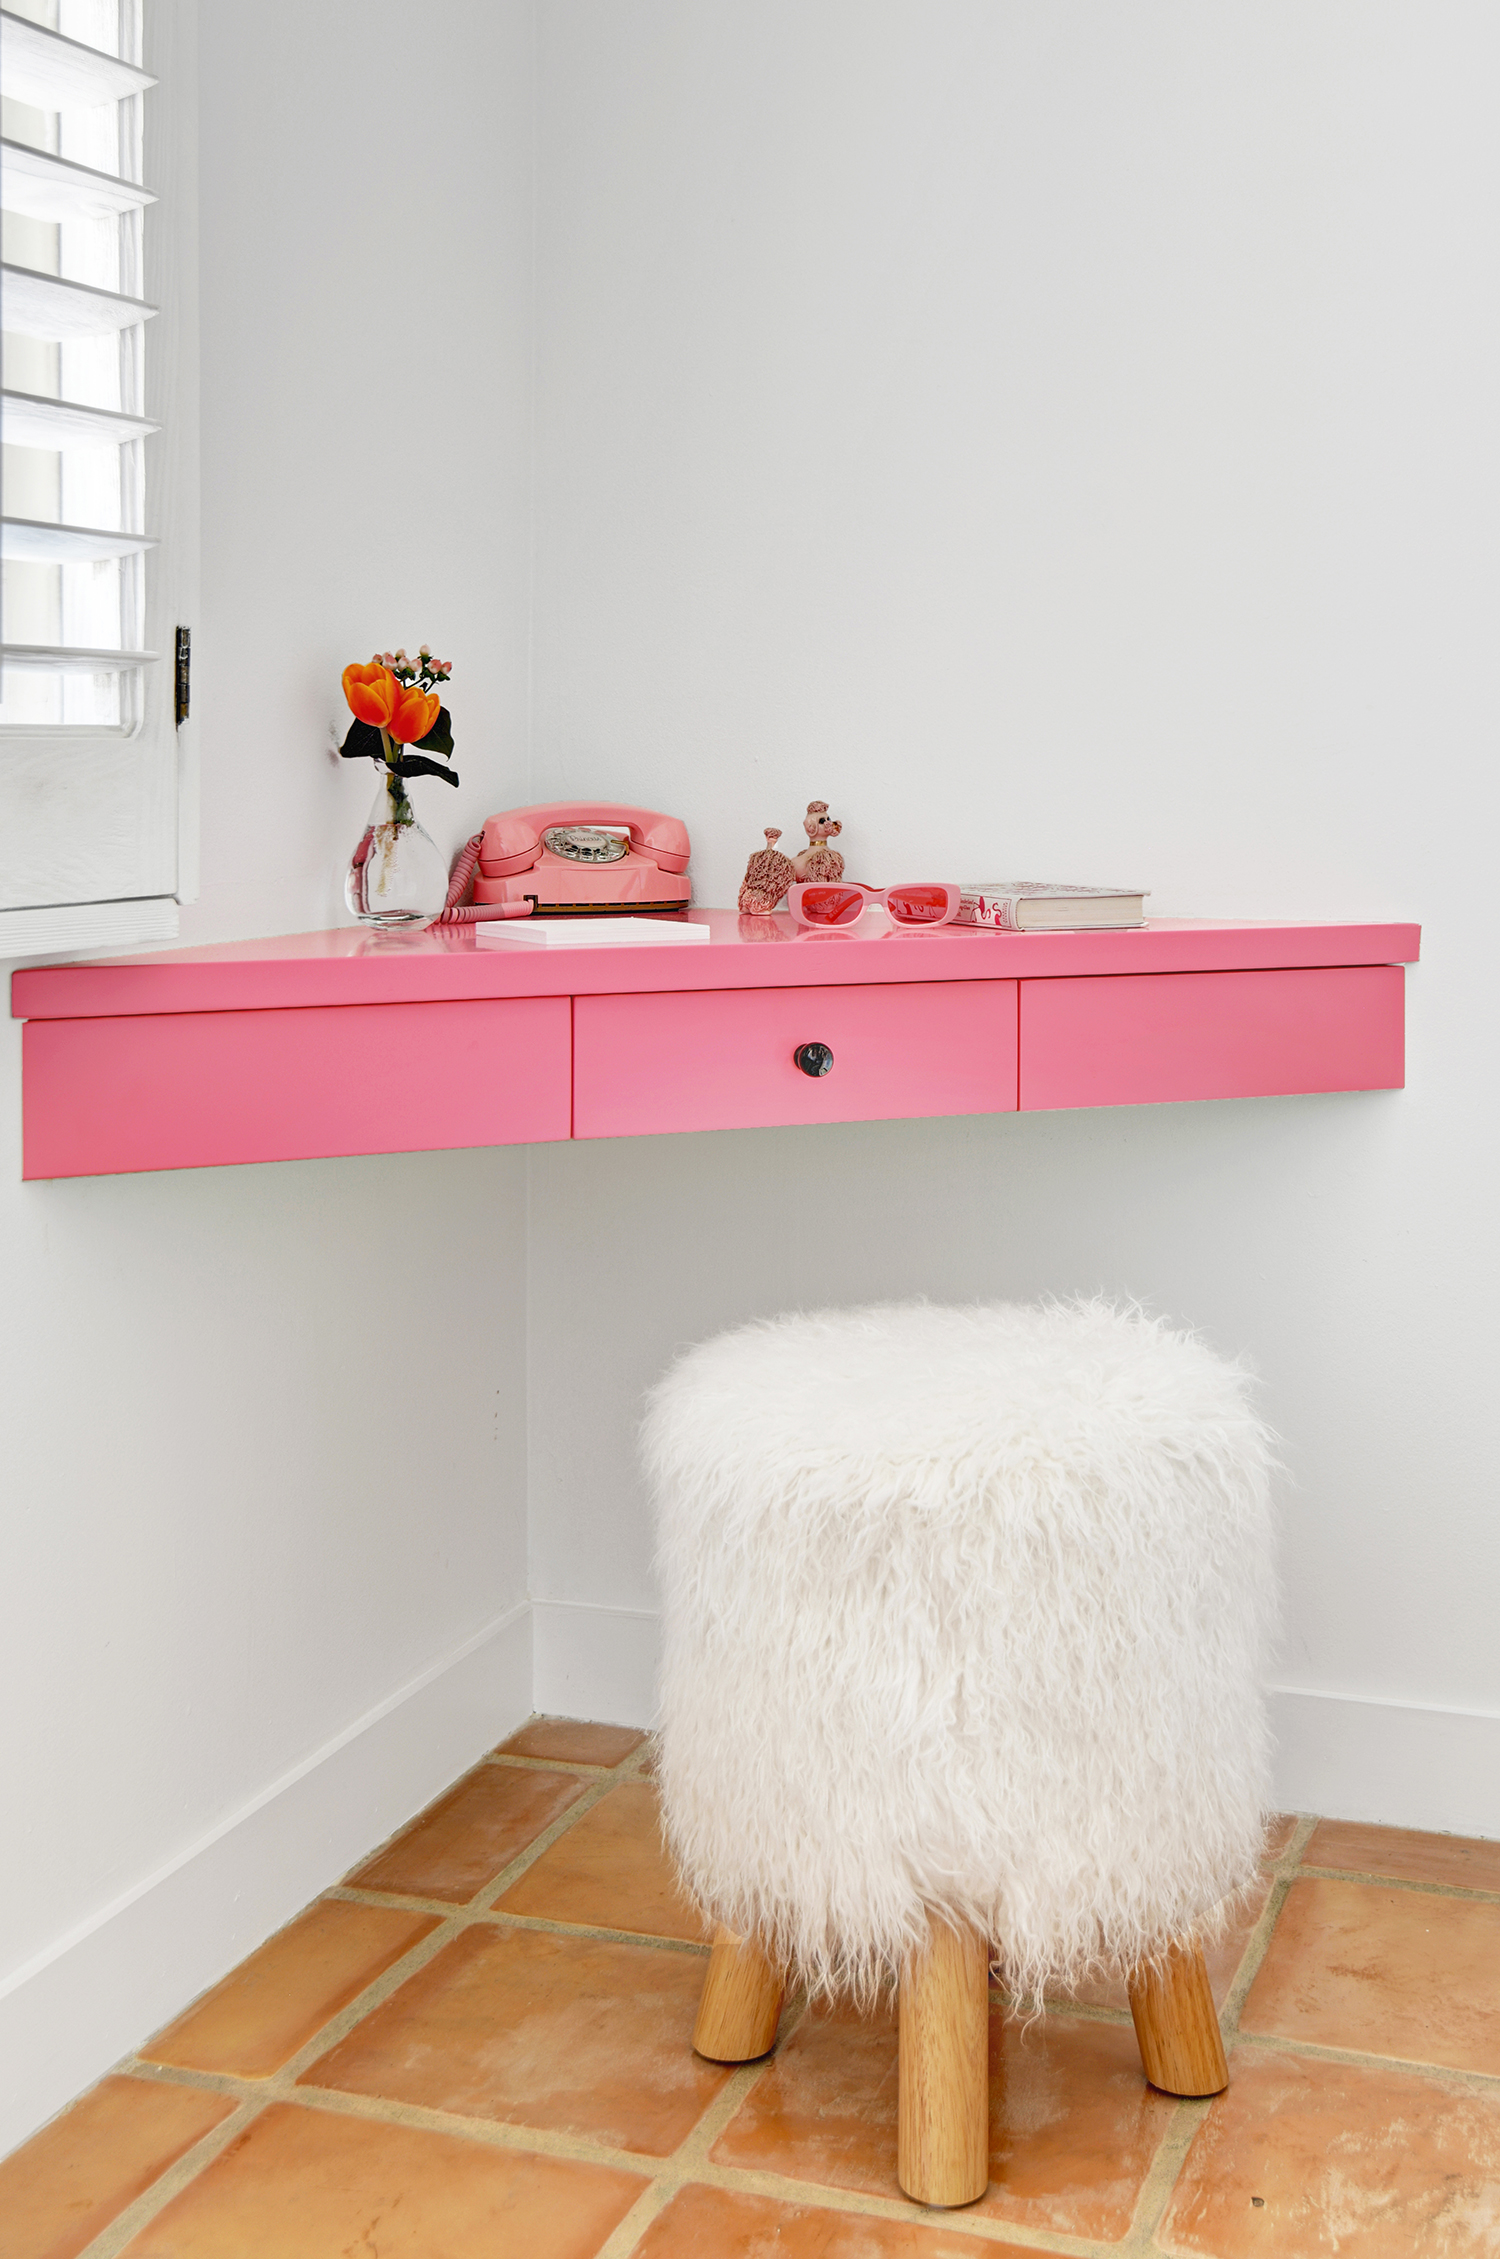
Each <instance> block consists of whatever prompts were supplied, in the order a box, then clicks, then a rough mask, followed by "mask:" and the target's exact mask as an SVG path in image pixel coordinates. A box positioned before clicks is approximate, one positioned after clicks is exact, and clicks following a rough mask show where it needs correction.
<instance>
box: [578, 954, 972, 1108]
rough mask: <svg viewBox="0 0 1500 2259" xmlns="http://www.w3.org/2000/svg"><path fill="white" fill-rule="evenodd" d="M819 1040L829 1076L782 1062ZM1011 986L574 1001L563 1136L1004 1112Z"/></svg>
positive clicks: (725, 993) (714, 992) (736, 992)
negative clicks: (568, 1125)
mask: <svg viewBox="0 0 1500 2259" xmlns="http://www.w3.org/2000/svg"><path fill="white" fill-rule="evenodd" d="M804 1043H826V1044H827V1045H828V1046H829V1048H830V1049H831V1050H832V1052H833V1056H834V1064H833V1069H832V1071H831V1073H829V1074H827V1075H822V1076H809V1075H805V1074H803V1073H802V1071H801V1069H800V1068H799V1067H798V1066H797V1065H796V1064H795V1062H794V1060H793V1057H792V1054H793V1052H794V1051H795V1050H796V1049H797V1047H798V1046H799V1045H800V1044H804ZM1015 1105H1016V984H1015V982H1014V981H970V982H963V983H955V984H946V983H945V984H934V985H933V986H930V987H929V986H926V985H924V984H916V983H913V984H909V985H904V986H899V987H889V988H886V987H850V988H836V987H823V988H804V989H794V990H785V989H760V990H755V989H750V990H745V989H738V990H733V989H732V990H727V991H723V990H709V991H707V992H702V991H700V992H697V993H692V992H689V993H681V992H679V993H677V994H667V993H659V994H652V995H644V996H580V997H579V998H578V999H577V1001H576V1002H575V1004H574V1007H573V1134H574V1136H575V1137H640V1136H644V1135H649V1134H651V1133H653V1132H657V1131H664V1130H714V1129H758V1128H768V1127H771V1126H773V1125H780V1124H785V1123H794V1122H868V1121H886V1120H891V1119H893V1118H896V1117H898V1116H903V1115H904V1116H916V1115H924V1114H992V1113H1011V1112H1014V1110H1015Z"/></svg>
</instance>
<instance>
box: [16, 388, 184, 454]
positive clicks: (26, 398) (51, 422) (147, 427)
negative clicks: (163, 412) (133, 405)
mask: <svg viewBox="0 0 1500 2259" xmlns="http://www.w3.org/2000/svg"><path fill="white" fill-rule="evenodd" d="M0 427H3V430H4V434H5V441H6V444H7V445H8V446H11V447H51V448H60V447H66V446H69V445H72V446H81V447H97V446H104V445H108V446H111V447H122V446H123V445H124V444H125V442H126V440H127V439H144V438H145V437H146V434H147V433H148V432H152V431H160V430H161V425H160V424H154V423H153V422H152V421H151V419H150V417H149V416H124V415H121V414H120V412H119V410H118V409H115V408H85V407H83V406H81V405H80V404H79V403H78V402H77V401H74V400H46V399H43V398H42V396H41V395H40V394H39V393H35V392H0Z"/></svg>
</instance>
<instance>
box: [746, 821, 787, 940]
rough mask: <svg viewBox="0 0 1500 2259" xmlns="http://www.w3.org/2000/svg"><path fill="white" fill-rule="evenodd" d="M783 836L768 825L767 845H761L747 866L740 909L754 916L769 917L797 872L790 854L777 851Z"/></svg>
mask: <svg viewBox="0 0 1500 2259" xmlns="http://www.w3.org/2000/svg"><path fill="white" fill-rule="evenodd" d="M780 837H781V833H780V832H779V831H773V830H771V829H770V828H769V827H768V828H767V831H766V844H765V846H764V847H757V848H756V850H755V853H754V854H753V855H752V856H751V858H750V860H749V862H748V863H747V864H746V865H745V879H744V884H743V885H742V886H741V888H740V909H741V910H742V911H746V912H748V913H749V914H750V915H751V916H753V917H761V918H764V917H768V916H769V915H770V913H771V911H773V910H774V909H775V907H776V905H777V903H778V902H779V901H780V900H781V897H782V896H783V894H785V892H786V890H787V888H788V887H789V886H790V885H791V883H792V881H793V879H794V878H795V877H796V875H797V873H796V868H795V866H794V864H793V862H792V859H791V857H790V855H782V854H780V853H778V851H777V847H776V842H777V840H778V839H780Z"/></svg>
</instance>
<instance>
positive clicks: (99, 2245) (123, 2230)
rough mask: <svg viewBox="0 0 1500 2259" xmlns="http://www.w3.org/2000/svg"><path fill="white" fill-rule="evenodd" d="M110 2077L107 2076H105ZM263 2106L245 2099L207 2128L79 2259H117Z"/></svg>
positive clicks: (87, 2247) (119, 2213) (117, 2216)
mask: <svg viewBox="0 0 1500 2259" xmlns="http://www.w3.org/2000/svg"><path fill="white" fill-rule="evenodd" d="M106 2075H109V2074H106ZM263 2107H264V2105H263V2104H261V2103H260V2102H258V2101H255V2100H253V2099H251V2098H246V2099H244V2100H242V2101H241V2102H240V2105H239V2107H238V2109H235V2110H231V2111H230V2113H229V2116H228V2117H227V2118H225V2119H224V2120H223V2121H222V2123H221V2124H219V2125H217V2126H212V2127H210V2129H209V2131H208V2132H207V2133H206V2134H204V2136H203V2138H202V2139H201V2141H196V2142H194V2144H193V2146H192V2148H191V2149H189V2150H188V2151H187V2152H186V2154H185V2155H184V2156H181V2157H179V2158H178V2159H177V2161H176V2163H175V2164H172V2165H169V2166H168V2167H167V2169H166V2171H165V2172H164V2173H160V2174H158V2176H157V2178H156V2179H155V2180H154V2181H153V2182H152V2183H151V2186H150V2187H149V2188H146V2189H142V2191H141V2193H140V2195H139V2196H138V2197H136V2198H135V2199H134V2201H133V2202H132V2203H130V2204H127V2205H126V2206H125V2209H124V2210H123V2211H122V2212H117V2213H116V2214H115V2216H114V2218H113V2219H112V2220H111V2221H110V2223H109V2225H108V2226H107V2227H104V2228H101V2229H100V2230H99V2233H98V2234H97V2235H96V2236H95V2237H94V2239H93V2241H92V2242H91V2243H87V2244H85V2245H84V2247H83V2249H82V2250H81V2251H80V2253H79V2254H78V2259H117V2254H118V2253H119V2252H121V2251H123V2250H124V2248H125V2246H126V2244H127V2243H132V2242H134V2240H135V2238H136V2237H137V2236H138V2235H139V2234H140V2233H141V2230H142V2229H143V2228H147V2227H149V2226H150V2225H151V2222H152V2221H153V2220H154V2219H155V2218H156V2215H157V2213H158V2212H160V2211H163V2210H164V2209H165V2207H166V2206H167V2205H168V2204H170V2203H171V2201H172V2199H173V2197H174V2196H180V2195H181V2194H182V2191H183V2190H184V2189H185V2188H187V2187H188V2186H189V2185H190V2183H191V2182H193V2181H195V2180H196V2179H197V2178H198V2175H199V2174H200V2173H202V2172H205V2171H206V2170H207V2168H208V2167H209V2166H210V2165H211V2164H212V2163H213V2162H214V2160H215V2158H216V2157H221V2156H222V2155H223V2153H224V2151H225V2150H226V2149H228V2148H229V2146H230V2145H231V2143H232V2142H235V2141H238V2139H239V2137H240V2135H241V2134H242V2133H243V2132H244V2131H245V2129H246V2127H247V2126H250V2125H253V2124H254V2122H255V2120H256V2119H257V2118H258V2117H259V2116H260V2113H261V2110H262V2108H263Z"/></svg>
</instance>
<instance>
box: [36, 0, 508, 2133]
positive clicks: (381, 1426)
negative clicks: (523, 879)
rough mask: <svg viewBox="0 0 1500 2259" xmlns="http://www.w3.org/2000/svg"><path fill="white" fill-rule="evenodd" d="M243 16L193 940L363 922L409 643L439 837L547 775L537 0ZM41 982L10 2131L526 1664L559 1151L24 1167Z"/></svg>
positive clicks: (144, 2029)
mask: <svg viewBox="0 0 1500 2259" xmlns="http://www.w3.org/2000/svg"><path fill="white" fill-rule="evenodd" d="M245 34H246V24H245V20H244V17H243V15H242V13H241V12H240V11H238V10H235V9H232V8H208V9H205V10H204V11H203V14H202V35H203V55H202V119H201V126H202V136H201V139H202V210H201V224H202V241H203V270H202V288H203V339H202V343H203V363H202V386H203V397H202V412H203V590H204V594H203V610H202V616H201V618H200V619H198V620H197V621H196V622H195V623H194V625H195V630H196V632H195V639H194V641H195V656H196V660H197V679H196V682H195V692H194V716H195V719H194V724H193V726H194V727H195V728H196V729H197V730H198V732H199V735H200V743H201V747H202V766H203V804H204V817H203V856H202V865H203V894H202V900H201V901H200V902H199V903H198V904H197V905H196V906H195V907H193V908H191V909H190V910H188V911H187V912H186V913H185V914H184V920H183V924H184V939H185V940H188V941H195V940H206V939H213V938H217V937H220V936H230V935H242V934H253V933H267V932H285V931H296V930H298V929H301V928H306V927H312V926H322V925H328V924H332V923H336V922H337V923H342V922H343V920H344V911H343V906H342V901H341V898H340V893H339V864H340V857H341V856H342V855H344V854H346V853H347V850H348V848H349V847H350V846H352V844H353V841H354V839H355V838H356V837H357V835H358V831H359V827H360V825H361V823H362V822H363V819H364V815H365V811H366V808H367V806H368V803H369V801H370V799H371V797H372V795H373V789H374V778H373V772H372V771H371V769H370V768H369V766H368V764H359V765H358V766H356V765H354V764H350V763H343V764H341V763H339V762H338V761H337V760H336V759H335V758H334V757H333V756H332V755H331V754H330V753H329V752H328V749H327V728H328V723H329V722H330V721H331V720H333V719H334V718H335V717H336V716H337V715H338V714H339V712H340V710H341V707H342V698H341V695H340V691H339V679H338V678H339V673H340V670H341V668H342V667H343V666H344V665H345V664H346V663H347V662H348V661H349V660H350V659H354V658H360V659H363V658H368V657H369V655H370V652H371V650H372V649H373V648H374V647H375V645H376V644H377V643H379V644H381V645H382V646H385V645H389V644H395V643H398V642H404V643H406V644H407V645H408V646H409V647H410V648H413V649H414V648H415V646H416V644H417V643H418V642H419V641H421V640H423V639H424V638H426V639H428V640H430V641H432V642H433V643H434V645H435V646H436V647H437V648H438V649H439V650H440V652H441V654H442V655H443V656H445V657H451V658H452V659H453V661H454V688H453V701H452V702H453V707H454V711H455V714H456V716H457V717H458V720H457V738H458V752H457V763H456V765H457V766H458V768H459V771H460V773H461V775H462V778H463V785H462V789H461V792H459V793H454V794H451V795H450V794H448V792H447V790H446V788H445V787H443V786H441V785H437V784H430V785H427V786H425V787H423V786H421V785H418V786H417V787H415V788H414V797H417V798H418V800H419V805H420V808H421V812H422V814H423V815H424V816H430V817H431V818H432V828H433V830H434V832H435V833H436V834H437V836H438V837H439V839H440V840H441V842H442V844H443V845H444V846H445V847H449V846H452V845H453V844H454V843H456V841H457V840H458V839H459V838H460V837H461V836H462V835H463V833H464V831H465V830H466V829H472V828H473V826H474V823H475V822H476V821H477V820H478V818H479V817H480V816H482V815H483V814H484V812H485V811H486V810H487V809H489V808H491V807H493V806H496V805H503V804H505V803H507V802H515V801H518V800H521V799H523V798H524V797H525V793H524V790H523V779H524V757H525V746H524V730H525V717H526V700H527V679H526V602H525V586H526V576H527V570H528V552H529V541H530V526H529V501H528V472H527V447H528V417H529V393H528V386H529V374H528V340H529V318H530V235H529V226H530V170H531V139H530V136H531V124H530V94H531V84H530V74H531V11H530V8H529V6H527V5H524V4H523V0H505V4H499V5H497V4H496V0H486V5H485V6H483V7H477V6H471V5H469V4H468V0H433V4H431V5H428V6H427V7H425V8H424V9H423V10H422V11H421V15H420V24H419V25H418V24H417V23H416V21H415V19H414V16H413V12H412V10H411V9H409V8H408V7H405V6H403V5H400V4H399V0H362V4H361V5H360V6H359V7H357V8H355V7H321V8H315V9H311V10H309V9H307V8H305V7H302V6H297V5H294V4H293V0H265V4H264V5H263V6H262V7H261V8H259V9H258V10H257V12H256V19H255V34H254V37H253V38H249V39H247V38H246V36H245ZM393 58H397V59H399V61H398V63H396V64H393ZM289 59H291V60H289ZM407 69H410V70H411V71H413V72H414V73H415V74H416V77H415V79H414V83H413V85H412V87H411V89H410V90H409V93H408V94H405V95H403V94H402V92H401V89H400V73H401V72H403V71H406V70H407ZM344 719H345V720H347V716H345V717H344ZM4 1025H5V1033H4V1037H3V1041H4V1052H5V1064H4V1075H5V1089H6V1096H5V1105H4V1113H3V1117H0V1249H3V1252H0V1270H3V1275H4V1279H5V1293H4V1308H3V1322H4V1327H5V1337H4V1343H3V1347H0V1389H3V1392H4V1409H3V1414H0V1418H3V1432H4V1435H5V1469H6V1484H5V1488H6V1492H7V1504H8V1511H7V1515H6V1525H7V1537H6V1547H5V1562H6V1566H5V1574H4V1577H3V1580H0V1714H3V1716H4V1717H5V1719H6V1721H7V1731H6V1732H5V1734H4V1736H3V1737H0V1763H3V1765H4V1767H5V1777H4V1780H3V1784H0V1810H3V1811H4V1813H5V1821H6V1826H5V1834H6V1852H5V1857H4V1858H3V1859H0V1986H3V1987H4V1990H3V1993H0V2060H3V2061H4V2062H5V2063H6V2064H7V2066H9V2075H8V2076H5V2077H0V2151H3V2150H5V2149H6V2148H8V2147H9V2146H10V2144H11V2143H12V2142H13V2141H15V2140H17V2139H19V2138H20V2137H21V2135H22V2134H24V2133H25V2132H26V2131H27V2130H28V2129H29V2127H30V2126H32V2125H34V2124H36V2123H38V2122H39V2121H40V2120H41V2119H44V2118H45V2117H47V2116H48V2115H50V2113H51V2112H52V2111H53V2110H54V2109H55V2108H57V2107H58V2105H59V2104H60V2103H61V2102H63V2101H64V2100H65V2099H66V2098H67V2097H68V2096H69V2095H70V2094H72V2093H73V2092H74V2091H75V2090H76V2089H77V2088H78V2087H80V2086H81V2085H83V2084H85V2083H86V2082H87V2081H88V2080H89V2079H90V2078H92V2077H93V2076H95V2075H96V2074H97V2073H98V2072H99V2071H100V2070H101V2069H103V2068H105V2067H106V2066H107V2065H108V2063H109V2062H110V2061H112V2060H113V2059H114V2058H115V2057H117V2056H118V2055H119V2054H120V2053H122V2052H123V2051H124V2050H125V2049H126V2048H128V2047H131V2046H133V2045H135V2044H136V2043H137V2042H138V2041H139V2040H140V2039H141V2038H143V2037H144V2036H145V2035H146V2033H148V2032H149V2031H150V2030H151V2029H152V2028H153V2027H154V2026H155V2025H156V2024H157V2023H159V2022H160V2021H162V2020H163V2018H164V2017H165V2016H167V2015H168V2014H170V2013H172V2012H174V2011H175V2010H176V2008H178V2007H179V2006H180V2005H181V2004H182V2002H183V2001H184V2000H185V1999H186V1998H188V1997H190V1996H191V1995H192V1994H193V1993H195V1992H196V1991H197V1990H198V1989H199V1988H200V1987H201V1986H202V1985H203V1984H205V1983H207V1982H209V1981H210V1980H211V1979H212V1978H214V1977H216V1976H217V1975H218V1974H219V1973H221V1971H222V1970H223V1969H224V1968H225V1967H227V1966H229V1965H230V1964H231V1963H232V1962H234V1961H235V1960H237V1959H238V1958H239V1957H240V1955H241V1954H242V1953H243V1952H245V1951H246V1950H247V1949H248V1947H249V1946H251V1945H253V1944H254V1943H256V1942H257V1941H258V1939H259V1938H260V1937H262V1936H263V1935H265V1934H266V1932H267V1931H269V1930H270V1929H273V1928H275V1927H276V1926H278V1925H279V1924H280V1923H281V1922H282V1921H284V1920H285V1919H286V1918H287V1917H288V1916H289V1915H290V1914H291V1913H292V1912H293V1911H294V1910H295V1908H296V1907H297V1906H298V1905H300V1904H301V1903H303V1902H304V1901H305V1900H306V1898H307V1897H309V1896H310V1895H311V1894H312V1893H313V1892H315V1891H316V1890H317V1889H319V1888H320V1887H322V1885H323V1884H325V1883H326V1882H327V1881H329V1880H330V1879H332V1878H333V1877H334V1876H336V1875H337V1874H339V1873H340V1872H341V1871H343V1870H344V1869H345V1868H346V1867H347V1866H348V1865H349V1864H350V1862H351V1861H352V1860H353V1858H354V1857H355V1856H356V1855H357V1854H358V1853H359V1852H360V1851H362V1850H363V1849H365V1848H366V1847H367V1846H368V1845H369V1844H370V1843H371V1842H372V1841H376V1840H378V1839H379V1838H380V1837H381V1836H382V1835H384V1834H385V1833H386V1832H388V1830H389V1829H390V1828H391V1827H393V1826H394V1825H396V1824H397V1823H398V1822H399V1821H400V1820H401V1819H402V1818H404V1817H405V1816H406V1815H407V1814H408V1813H409V1812H411V1811H412V1810H414V1809H415V1808H416V1807H417V1806H418V1805H420V1804H421V1803H423V1802H425V1801H426V1799H427V1798H428V1797H430V1796H431V1795H433V1794H434V1793H436V1791H437V1789H438V1788H439V1787H441V1786H442V1785H443V1782H444V1781H445V1780H447V1779H449V1778H451V1777H452V1776H453V1775H454V1774H455V1773H457V1772H458V1771H460V1770H462V1769H463V1767H464V1766H466V1765H467V1764H468V1763H469V1762H471V1761H472V1759H473V1758H474V1757H475V1756H477V1755H478V1754H479V1752H480V1751H481V1750H482V1749H483V1748H484V1747H485V1746H487V1745H488V1744H489V1743H492V1742H493V1741H494V1740H495V1739H497V1738H498V1737H499V1735H500V1734H502V1733H503V1732H505V1731H506V1730H508V1728H509V1726H510V1725H511V1724H513V1723H514V1722H515V1720H516V1718H518V1717H520V1716H523V1715H524V1714H525V1712H526V1710H527V1709H528V1708H529V1706H530V1657H529V1625H528V1624H527V1622H526V1621H525V1617H524V1609H523V1610H522V1612H521V1614H520V1616H516V1615H515V1613H514V1612H515V1610H516V1609H517V1607H518V1604H520V1603H523V1602H524V1598H525V1591H526V1570H525V1505H524V1482H525V1438H524V1413H525V1406H524V1394H523V1374H524V1362H525V1345H524V1327H523V1316H522V1312H521V1310H520V1307H519V1302H520V1292H519V1290H520V1282H521V1279H522V1276H523V1273H524V1262H525V1244H524V1242H525V1159H524V1156H523V1155H522V1154H520V1153H518V1152H493V1153H455V1154H447V1155H431V1156H424V1155H408V1156H398V1157H393V1158H385V1159H365V1160H350V1161H344V1162H318V1163H306V1164H296V1165H289V1166H283V1167H275V1168H259V1169H222V1170H205V1171H203V1172H201V1173H198V1172H182V1173H176V1174H166V1175H160V1176H145V1177H134V1178H131V1177H121V1178H103V1179H96V1180H89V1181H77V1182H73V1183H58V1184H36V1185H26V1186H23V1185H22V1184H21V1183H20V1181H19V1179H20V1145H19V1126H20V1125H19V1089H20V1078H19V1049H20V1046H19V1035H20V1029H19V1026H18V1025H15V1024H14V1023H11V1022H10V1021H6V1022H5V1023H4ZM481 1251H483V1261H484V1264H485V1265H486V1266H487V1268H488V1273H489V1277H490V1280H491V1282H493V1281H494V1280H495V1279H496V1278H499V1279H502V1280H503V1279H508V1280H509V1281H510V1283H511V1289H512V1291H511V1292H509V1293H504V1292H495V1291H493V1287H492V1288H491V1290H489V1291H479V1290H477V1288H476V1284H475V1275H476V1264H477V1262H478V1261H479V1259H480V1255H481ZM22 2065H24V2066H25V2069H24V2072H23V2073H21V2075H19V2076H18V2075H17V2067H18V2066H22Z"/></svg>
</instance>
